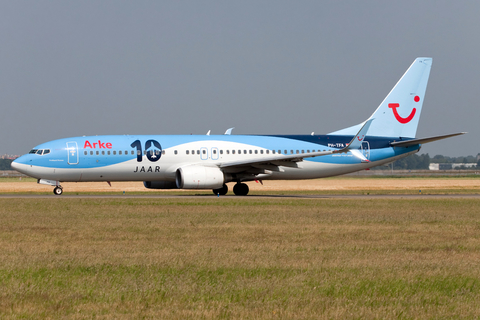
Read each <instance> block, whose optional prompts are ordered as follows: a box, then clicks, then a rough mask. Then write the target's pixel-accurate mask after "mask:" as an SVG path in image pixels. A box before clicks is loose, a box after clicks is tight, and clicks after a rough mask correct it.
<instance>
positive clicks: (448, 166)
mask: <svg viewBox="0 0 480 320" xmlns="http://www.w3.org/2000/svg"><path fill="white" fill-rule="evenodd" d="M476 166H477V164H476V163H430V165H429V166H428V169H429V170H452V169H460V168H475V167H476Z"/></svg>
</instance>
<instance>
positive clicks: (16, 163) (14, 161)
mask: <svg viewBox="0 0 480 320" xmlns="http://www.w3.org/2000/svg"><path fill="white" fill-rule="evenodd" d="M17 160H18V159H15V160H13V162H12V163H11V164H10V166H11V167H12V169H13V170H17V171H18V168H19V167H20V165H19V164H18V161H17Z"/></svg>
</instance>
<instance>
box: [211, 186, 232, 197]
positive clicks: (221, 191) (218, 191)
mask: <svg viewBox="0 0 480 320" xmlns="http://www.w3.org/2000/svg"><path fill="white" fill-rule="evenodd" d="M227 192H228V187H227V185H226V184H223V186H222V187H221V188H218V189H213V194H215V195H221V196H224V195H226V194H227Z"/></svg>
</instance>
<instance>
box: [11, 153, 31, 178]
mask: <svg viewBox="0 0 480 320" xmlns="http://www.w3.org/2000/svg"><path fill="white" fill-rule="evenodd" d="M24 160H25V156H21V157H20V158H17V159H15V160H14V161H13V162H12V163H11V164H10V166H11V167H12V169H13V170H16V171H18V172H21V173H23V174H27V172H26V169H27V167H28V166H27V165H26V164H25V161H24Z"/></svg>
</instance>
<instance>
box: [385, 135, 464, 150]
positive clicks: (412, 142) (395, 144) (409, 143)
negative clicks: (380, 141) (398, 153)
mask: <svg viewBox="0 0 480 320" xmlns="http://www.w3.org/2000/svg"><path fill="white" fill-rule="evenodd" d="M465 133H466V132H458V133H451V134H446V135H443V136H436V137H430V138H420V139H412V140H407V141H394V142H391V143H390V145H391V146H392V147H408V146H413V145H417V144H422V143H428V142H433V141H437V140H442V139H446V138H450V137H455V136H459V135H462V134H465Z"/></svg>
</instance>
